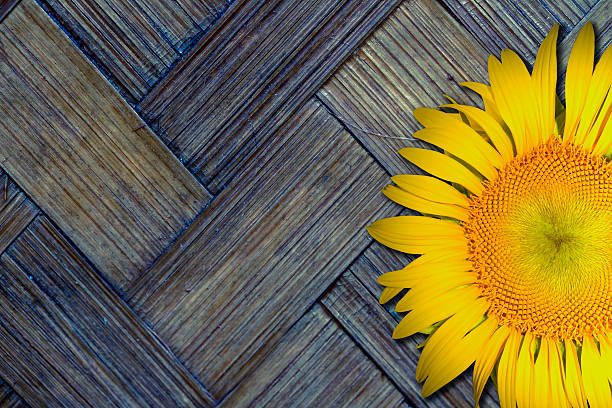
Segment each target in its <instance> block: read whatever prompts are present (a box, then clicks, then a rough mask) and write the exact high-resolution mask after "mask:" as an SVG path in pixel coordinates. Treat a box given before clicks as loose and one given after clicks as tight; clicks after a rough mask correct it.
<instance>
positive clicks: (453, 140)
mask: <svg viewBox="0 0 612 408" xmlns="http://www.w3.org/2000/svg"><path fill="white" fill-rule="evenodd" d="M413 114H414V117H415V118H416V119H417V120H418V121H419V122H421V124H423V125H424V126H426V128H425V129H422V130H420V131H418V132H416V133H415V134H414V137H416V138H419V139H422V140H425V141H427V142H428V143H431V144H433V145H436V146H438V147H440V148H442V149H444V150H446V151H448V152H449V153H451V154H453V155H455V156H457V157H459V158H460V159H462V160H464V161H466V162H467V163H469V164H470V165H471V166H472V167H474V168H475V169H476V170H478V171H481V170H480V168H479V166H481V167H482V166H483V164H484V163H486V164H488V165H489V166H493V167H495V168H500V167H501V165H502V159H501V156H500V154H499V153H498V152H497V151H496V150H495V149H494V148H493V146H491V145H490V144H488V143H487V142H486V141H485V140H484V139H483V138H482V137H481V136H480V135H479V134H478V133H477V132H476V131H475V130H474V129H472V128H471V127H470V126H469V125H467V124H466V123H464V122H463V121H461V120H456V119H454V118H453V117H451V116H450V115H451V114H449V113H445V112H442V111H439V110H437V109H430V108H417V109H415V110H414V112H413ZM425 138H427V139H425ZM466 145H467V146H470V149H467V148H466ZM472 150H476V151H472ZM476 153H478V155H477V154H476ZM486 170H487V168H483V171H486ZM481 173H482V174H483V175H485V176H486V174H485V173H483V172H482V171H481Z"/></svg>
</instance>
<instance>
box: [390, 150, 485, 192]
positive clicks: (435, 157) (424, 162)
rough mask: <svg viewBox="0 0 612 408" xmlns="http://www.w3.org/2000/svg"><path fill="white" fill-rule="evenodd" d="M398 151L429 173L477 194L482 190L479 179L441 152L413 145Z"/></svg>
mask: <svg viewBox="0 0 612 408" xmlns="http://www.w3.org/2000/svg"><path fill="white" fill-rule="evenodd" d="M399 153H400V154H401V155H402V156H403V157H404V158H405V159H406V160H408V161H411V162H412V163H414V164H415V165H417V166H419V167H420V168H422V169H423V170H425V171H426V172H428V173H429V174H432V175H434V176H436V177H439V178H441V179H444V180H448V181H451V182H453V183H457V184H461V185H462V186H463V187H465V188H467V189H468V190H469V191H470V192H472V193H473V194H476V195H478V194H480V193H481V192H482V189H483V187H482V183H481V182H480V179H479V178H478V177H477V176H476V175H475V174H474V173H472V172H471V171H470V170H468V169H467V168H466V167H465V166H463V165H462V164H460V163H459V162H457V161H456V160H455V159H452V158H450V157H448V156H446V155H444V154H442V153H438V152H434V151H432V150H426V149H419V148H415V147H407V148H404V149H402V150H400V151H399Z"/></svg>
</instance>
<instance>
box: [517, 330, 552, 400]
mask: <svg viewBox="0 0 612 408" xmlns="http://www.w3.org/2000/svg"><path fill="white" fill-rule="evenodd" d="M548 359H549V356H548V342H547V341H546V340H545V339H542V341H541V342H540V351H539V353H538V359H537V361H536V362H535V367H534V371H535V400H533V404H532V406H534V407H549V406H551V405H550V403H551V399H552V398H551V395H550V387H549V378H548V377H549V376H550V373H549V371H548ZM516 375H517V381H518V377H519V376H520V373H519V372H518V371H517V373H516ZM517 397H518V392H517ZM517 399H518V398H517ZM520 407H521V406H520V405H519V408H520Z"/></svg>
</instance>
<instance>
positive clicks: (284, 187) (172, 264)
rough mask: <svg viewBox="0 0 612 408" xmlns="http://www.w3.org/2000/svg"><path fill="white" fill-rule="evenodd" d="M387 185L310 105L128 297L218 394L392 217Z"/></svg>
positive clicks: (240, 375)
mask: <svg viewBox="0 0 612 408" xmlns="http://www.w3.org/2000/svg"><path fill="white" fill-rule="evenodd" d="M314 134H316V135H317V136H316V137H313V135H314ZM386 180H387V175H386V174H385V173H384V172H383V171H382V170H381V169H380V168H379V167H378V166H377V165H376V164H375V163H374V162H373V161H372V159H371V158H370V157H368V155H367V154H366V152H364V150H363V149H362V148H361V147H360V146H359V145H358V144H357V143H356V142H355V141H354V140H353V139H351V137H350V136H349V135H348V133H346V132H345V131H344V130H343V129H342V127H341V126H340V125H339V124H338V122H337V121H336V120H335V119H334V118H333V117H331V116H330V115H329V113H328V112H327V111H325V109H323V108H322V107H321V106H320V105H319V104H318V103H317V102H315V101H311V102H309V103H308V104H307V105H306V106H305V107H304V108H303V109H301V110H300V111H299V112H297V113H296V114H295V115H294V116H293V119H292V120H291V121H290V122H289V123H287V124H286V125H285V126H283V127H281V128H280V129H279V130H278V133H277V134H276V135H275V137H274V138H273V139H271V140H269V141H268V142H267V143H265V144H263V145H262V146H261V147H260V148H259V149H258V150H257V154H255V155H253V157H251V158H250V160H248V161H247V162H246V163H243V169H242V171H241V173H239V174H238V175H237V176H236V178H235V179H234V181H233V182H232V183H231V184H230V185H229V186H228V187H227V188H226V189H225V190H223V192H222V193H221V194H220V195H219V196H218V197H217V198H216V199H215V200H214V201H213V202H212V204H211V206H210V207H209V208H208V209H207V210H206V211H205V212H204V213H203V214H202V215H201V216H200V217H199V218H198V219H197V220H196V221H195V222H194V223H193V224H192V225H191V226H190V227H189V229H188V230H187V231H186V232H185V234H183V235H182V236H181V237H180V238H179V240H178V241H177V242H176V243H175V244H174V245H173V246H172V248H170V249H169V250H168V251H167V252H166V253H165V254H164V255H163V256H162V257H161V258H160V260H159V261H158V262H157V263H156V264H155V265H154V266H153V268H152V269H151V270H150V271H148V272H147V273H146V274H144V275H143V278H142V279H140V280H138V281H137V282H136V285H135V286H134V287H133V288H131V289H130V290H129V291H128V298H127V300H128V303H129V304H130V305H131V306H132V307H133V308H134V309H135V310H136V311H137V312H138V313H140V314H141V316H143V318H144V319H145V320H146V321H148V322H150V323H151V325H152V327H153V328H154V329H155V330H156V331H157V332H158V334H159V335H160V336H161V338H162V339H164V341H165V342H166V343H167V344H169V345H170V347H171V348H172V350H173V351H175V352H176V354H177V355H178V356H179V357H180V358H181V359H182V360H183V361H185V364H186V365H187V367H189V368H190V369H191V370H192V371H193V372H194V373H195V374H196V375H197V376H198V378H200V379H202V381H203V382H204V384H206V385H207V386H209V387H210V389H211V391H212V393H213V395H214V396H215V397H216V398H220V397H222V396H223V395H225V394H226V393H227V392H228V391H230V390H231V389H232V388H233V387H234V386H236V385H237V384H238V383H239V382H240V380H242V379H243V378H244V377H245V376H246V374H247V373H248V372H249V371H250V370H252V369H253V368H254V367H255V366H256V365H257V364H259V363H261V362H262V361H263V359H264V358H265V357H266V354H267V353H268V352H270V351H271V350H272V349H274V347H275V344H276V343H278V341H279V340H280V339H281V337H282V336H283V334H284V333H285V332H286V331H287V330H288V329H289V328H290V327H291V325H292V324H293V323H295V321H297V320H298V319H299V316H300V315H301V314H302V313H304V312H305V311H306V310H307V309H308V308H309V307H310V306H311V305H312V303H313V302H314V301H316V299H317V298H318V297H319V296H320V294H321V293H322V292H323V291H324V290H325V288H326V287H327V286H329V284H331V283H332V282H333V280H334V279H335V278H336V277H337V276H338V274H339V273H341V272H342V271H343V270H344V269H345V268H346V266H348V264H349V263H350V261H351V260H352V259H353V258H354V257H355V256H356V255H357V254H359V253H360V252H361V251H362V250H363V249H364V248H365V247H366V246H367V244H368V242H369V239H368V238H367V236H366V235H367V234H366V233H365V230H364V228H363V226H364V225H366V224H367V223H368V222H370V221H371V220H373V219H375V218H377V217H381V216H383V215H387V216H389V215H391V214H395V213H396V212H397V211H396V209H395V207H394V206H392V205H391V204H390V203H389V202H387V200H385V199H384V198H383V197H382V196H381V195H380V193H379V190H380V188H381V187H383V186H384V185H385V183H386ZM245 333H248V335H245Z"/></svg>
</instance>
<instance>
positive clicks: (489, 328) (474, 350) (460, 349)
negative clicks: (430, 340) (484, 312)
mask: <svg viewBox="0 0 612 408" xmlns="http://www.w3.org/2000/svg"><path fill="white" fill-rule="evenodd" d="M496 327H497V322H495V321H493V320H492V319H486V320H485V321H484V322H482V324H481V325H480V326H478V327H476V328H475V329H474V330H472V331H471V332H469V333H468V334H467V335H466V336H465V337H464V338H463V339H462V340H461V341H459V342H457V343H454V344H450V345H449V347H448V350H445V354H448V355H449V356H450V358H449V359H448V361H443V359H437V360H435V361H434V364H433V366H432V368H431V373H430V375H429V377H428V378H427V380H426V381H425V384H423V389H422V390H421V395H422V396H423V397H427V396H429V395H431V394H433V393H434V392H436V391H437V390H439V389H440V388H441V387H443V386H444V385H446V384H447V383H448V382H449V381H451V380H452V379H454V378H455V377H457V376H458V375H459V374H461V373H462V372H463V371H465V370H466V369H467V368H468V367H469V366H470V365H471V364H472V363H473V362H474V360H475V359H476V356H477V355H478V352H479V351H480V350H481V349H482V347H483V346H484V344H485V343H486V342H487V341H488V339H489V338H490V337H491V334H492V333H493V331H494V330H495V328H496Z"/></svg>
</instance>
